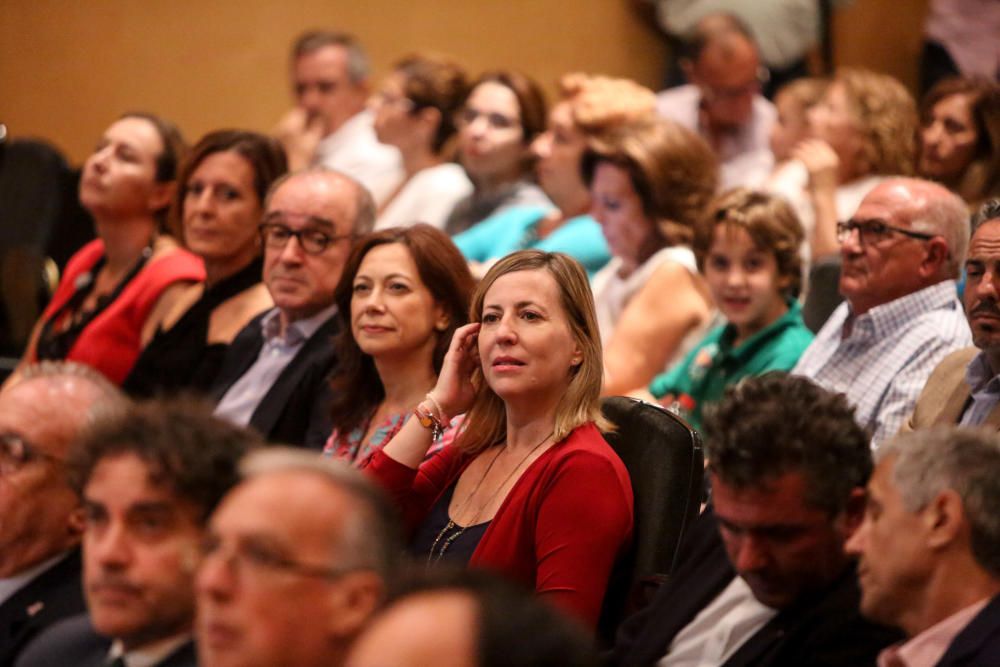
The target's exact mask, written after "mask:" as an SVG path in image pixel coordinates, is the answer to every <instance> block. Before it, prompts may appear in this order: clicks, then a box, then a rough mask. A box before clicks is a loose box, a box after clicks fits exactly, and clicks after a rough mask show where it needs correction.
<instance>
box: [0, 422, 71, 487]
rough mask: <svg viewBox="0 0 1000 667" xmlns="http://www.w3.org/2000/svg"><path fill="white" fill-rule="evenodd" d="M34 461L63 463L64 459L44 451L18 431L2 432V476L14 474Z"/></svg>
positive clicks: (0, 460)
mask: <svg viewBox="0 0 1000 667" xmlns="http://www.w3.org/2000/svg"><path fill="white" fill-rule="evenodd" d="M32 461H52V462H54V463H62V462H63V459H61V458H59V457H58V456H53V455H52V454H48V453H46V452H43V451H42V450H40V449H39V448H38V445H35V444H32V443H31V442H30V441H28V440H26V439H25V438H23V437H22V436H20V435H19V434H17V433H13V432H11V431H6V432H4V433H0V476H3V475H12V474H14V473H16V472H17V471H18V470H20V469H21V468H23V467H24V466H26V465H28V464H29V463H31V462H32Z"/></svg>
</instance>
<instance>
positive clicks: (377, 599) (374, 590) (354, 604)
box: [326, 570, 385, 646]
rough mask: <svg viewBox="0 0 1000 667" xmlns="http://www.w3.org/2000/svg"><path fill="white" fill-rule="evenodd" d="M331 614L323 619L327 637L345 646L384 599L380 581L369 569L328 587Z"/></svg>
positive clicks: (383, 589)
mask: <svg viewBox="0 0 1000 667" xmlns="http://www.w3.org/2000/svg"><path fill="white" fill-rule="evenodd" d="M330 587H331V590H330V595H331V596H332V597H331V600H330V614H329V617H328V618H327V619H326V621H327V626H328V628H329V632H330V636H331V637H334V638H336V639H338V640H341V641H343V642H344V644H345V646H346V645H347V643H348V642H350V641H351V640H353V639H354V637H355V636H357V634H358V633H359V632H360V631H361V628H363V627H364V626H365V624H366V623H367V622H368V619H369V618H370V617H371V615H372V614H374V613H375V610H376V609H378V607H379V605H381V604H382V600H383V598H384V597H385V584H384V583H383V582H382V578H381V577H379V576H378V575H377V574H375V573H374V572H372V571H371V570H358V571H357V572H349V573H347V574H345V575H343V576H342V577H341V578H340V579H339V580H338V581H334V582H332V583H331V584H330Z"/></svg>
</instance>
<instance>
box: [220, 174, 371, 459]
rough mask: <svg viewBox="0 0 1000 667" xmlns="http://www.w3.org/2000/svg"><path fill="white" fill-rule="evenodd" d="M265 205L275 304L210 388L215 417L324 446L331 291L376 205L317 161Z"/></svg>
mask: <svg viewBox="0 0 1000 667" xmlns="http://www.w3.org/2000/svg"><path fill="white" fill-rule="evenodd" d="M265 210H266V212H265V214H264V220H263V222H262V224H261V226H260V233H261V243H262V244H263V246H264V284H265V285H267V289H268V291H269V292H270V294H271V298H272V299H273V300H274V308H273V309H271V310H269V311H267V312H265V313H263V314H261V315H260V316H258V317H256V318H254V319H253V320H251V321H250V323H249V324H248V325H247V326H246V327H245V328H244V329H243V330H242V331H241V332H240V333H239V334H237V336H236V338H235V339H233V342H232V344H231V345H230V347H229V350H228V351H227V352H226V357H225V359H224V360H223V365H222V370H221V371H220V373H219V378H218V380H217V382H216V385H215V387H214V388H213V394H214V396H215V397H216V399H217V400H218V405H217V407H216V410H215V414H216V415H218V416H220V417H223V418H225V419H228V420H230V421H232V422H234V423H236V424H240V425H249V426H251V427H253V428H255V429H256V430H257V431H259V432H260V433H261V434H263V435H264V436H265V437H266V438H268V439H269V440H272V441H275V442H283V443H286V444H292V445H309V444H315V445H317V446H320V445H321V444H322V443H323V441H324V440H325V439H326V436H327V435H329V432H330V426H329V424H327V423H326V418H327V407H328V406H329V395H328V394H327V393H326V392H327V383H326V379H327V376H328V375H329V373H330V371H331V370H332V368H333V365H334V351H333V346H332V345H331V344H330V339H331V338H332V336H333V335H334V334H335V333H336V331H335V329H336V327H337V325H336V306H335V305H334V302H333V295H334V290H335V289H336V287H337V283H338V282H339V281H340V274H341V272H342V270H343V268H344V263H345V262H346V261H347V256H348V253H349V252H350V248H351V240H352V239H353V238H355V237H357V236H360V235H362V234H365V233H367V232H369V231H371V229H372V225H373V224H374V219H375V205H374V203H373V202H372V198H371V195H370V194H369V193H368V191H367V190H365V188H364V187H363V186H361V185H360V184H359V183H358V182H357V181H355V180H354V179H352V178H350V177H348V176H345V175H344V174H341V173H339V172H336V171H332V170H329V169H325V168H322V167H314V168H311V169H309V170H306V171H302V172H298V173H296V174H292V175H289V176H286V177H285V178H284V179H282V180H279V181H277V182H276V183H275V184H274V185H273V186H272V187H271V192H270V193H269V194H268V197H267V203H266V205H265ZM310 434H315V438H313V437H312V436H311V435H310ZM313 440H315V442H314V441H313Z"/></svg>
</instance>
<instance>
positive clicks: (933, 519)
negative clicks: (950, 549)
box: [920, 489, 966, 549]
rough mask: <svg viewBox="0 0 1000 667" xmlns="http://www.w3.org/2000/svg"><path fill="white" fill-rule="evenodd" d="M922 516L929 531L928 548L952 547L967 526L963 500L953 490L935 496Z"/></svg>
mask: <svg viewBox="0 0 1000 667" xmlns="http://www.w3.org/2000/svg"><path fill="white" fill-rule="evenodd" d="M920 514H921V519H922V520H923V522H924V527H925V528H926V529H927V546H928V547H930V548H932V549H940V548H943V547H947V546H948V545H950V544H951V543H952V542H954V541H955V540H956V539H957V538H958V537H959V534H960V533H961V532H962V530H963V529H964V526H965V524H966V520H965V509H964V508H963V507H962V499H961V498H960V497H959V495H958V494H957V493H955V491H954V490H953V489H945V490H944V491H942V492H941V493H939V494H937V495H936V496H934V498H933V499H932V500H931V501H930V502H929V503H927V506H926V507H925V508H924V509H923V510H921V513H920Z"/></svg>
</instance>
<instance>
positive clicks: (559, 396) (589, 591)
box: [368, 250, 632, 627]
mask: <svg viewBox="0 0 1000 667" xmlns="http://www.w3.org/2000/svg"><path fill="white" fill-rule="evenodd" d="M470 319H471V320H472V321H473V322H474V323H473V324H469V325H467V326H464V327H462V328H460V329H458V330H457V331H456V333H455V336H454V338H453V340H452V344H451V348H450V349H449V351H448V354H447V356H446V357H445V361H444V365H443V367H442V370H441V374H440V376H439V378H438V382H437V385H436V386H435V387H434V389H432V390H431V391H430V393H428V394H427V397H426V398H425V399H424V401H422V402H421V403H420V404H418V406H417V408H416V410H415V411H414V412H415V417H416V419H410V420H409V421H407V423H406V425H405V426H404V427H403V428H402V430H400V432H399V433H397V434H396V436H395V437H394V438H393V439H392V441H391V442H389V443H388V444H386V446H385V448H384V449H382V450H380V451H379V452H377V453H376V454H375V456H373V458H372V460H371V463H370V464H369V467H368V470H369V471H370V472H371V473H372V474H373V475H374V476H375V477H376V478H377V479H378V480H379V481H380V482H381V483H382V484H383V485H384V486H385V487H386V488H387V489H388V490H389V491H390V493H391V494H392V495H393V498H394V499H395V501H396V502H397V504H398V506H399V507H400V509H401V511H402V512H403V515H404V518H405V520H406V522H407V526H408V528H409V529H410V531H411V547H412V551H413V553H415V554H416V555H417V557H418V558H420V559H423V560H425V561H426V562H427V563H429V564H435V563H438V562H448V563H453V564H454V563H467V564H468V565H470V566H474V567H486V568H490V569H493V570H497V571H499V572H501V573H503V574H505V575H507V576H508V577H510V578H512V579H515V580H518V581H521V582H523V583H525V584H526V585H529V586H532V587H534V589H535V590H536V591H537V593H538V594H539V595H541V596H542V597H543V598H546V599H548V600H550V601H552V602H553V603H555V604H556V605H558V606H560V607H562V608H564V609H566V610H568V611H570V612H571V613H573V614H575V615H576V616H577V617H578V618H580V619H581V620H583V621H584V622H586V623H587V624H588V625H590V626H591V627H593V626H595V625H596V623H597V619H598V615H599V613H600V609H601V603H602V601H603V599H604V592H605V588H606V586H607V581H608V576H609V574H610V572H611V568H612V566H613V564H614V562H615V559H616V558H617V556H618V555H619V553H620V552H621V551H622V550H623V549H624V548H625V547H626V546H627V544H628V542H629V540H630V538H631V534H632V487H631V484H630V482H629V478H628V473H627V472H626V471H625V466H624V465H623V464H622V462H621V461H620V460H619V459H618V457H617V455H616V454H615V453H614V452H613V451H612V449H611V448H610V446H609V445H608V444H607V443H606V442H605V441H604V439H603V438H602V437H601V433H600V430H599V429H600V428H607V427H608V426H609V425H608V424H607V423H605V421H604V419H603V417H602V416H601V412H600V405H599V398H598V397H599V395H600V391H601V373H602V371H601V345H600V338H599V335H598V332H597V325H596V322H595V317H594V307H593V298H592V297H591V294H590V287H589V285H588V283H587V276H586V273H585V272H584V270H583V268H582V267H581V266H580V265H579V264H578V263H577V262H576V261H575V260H573V259H571V258H570V257H568V256H567V255H563V254H561V253H545V252H539V251H534V250H526V251H522V252H517V253H514V254H512V255H509V256H507V257H505V258H504V259H502V260H500V261H499V262H497V263H496V264H495V265H494V266H493V267H492V268H491V269H490V271H489V272H488V273H487V274H486V277H485V278H484V279H483V280H482V282H481V283H480V284H479V287H478V288H477V290H476V293H475V294H474V296H473V302H472V309H471V318H470ZM461 413H465V414H466V417H465V427H464V430H463V432H462V433H461V434H460V435H459V436H458V439H457V441H456V443H455V445H454V446H451V447H445V448H444V449H442V450H441V451H440V452H438V454H437V455H435V456H432V457H431V458H430V459H429V460H427V461H424V458H425V454H426V452H427V450H428V448H429V447H430V445H431V442H432V439H433V437H434V436H435V435H436V434H437V432H438V431H439V430H440V429H441V427H442V426H443V425H446V424H448V423H449V420H450V419H451V418H452V417H453V416H455V415H457V414H461Z"/></svg>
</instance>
